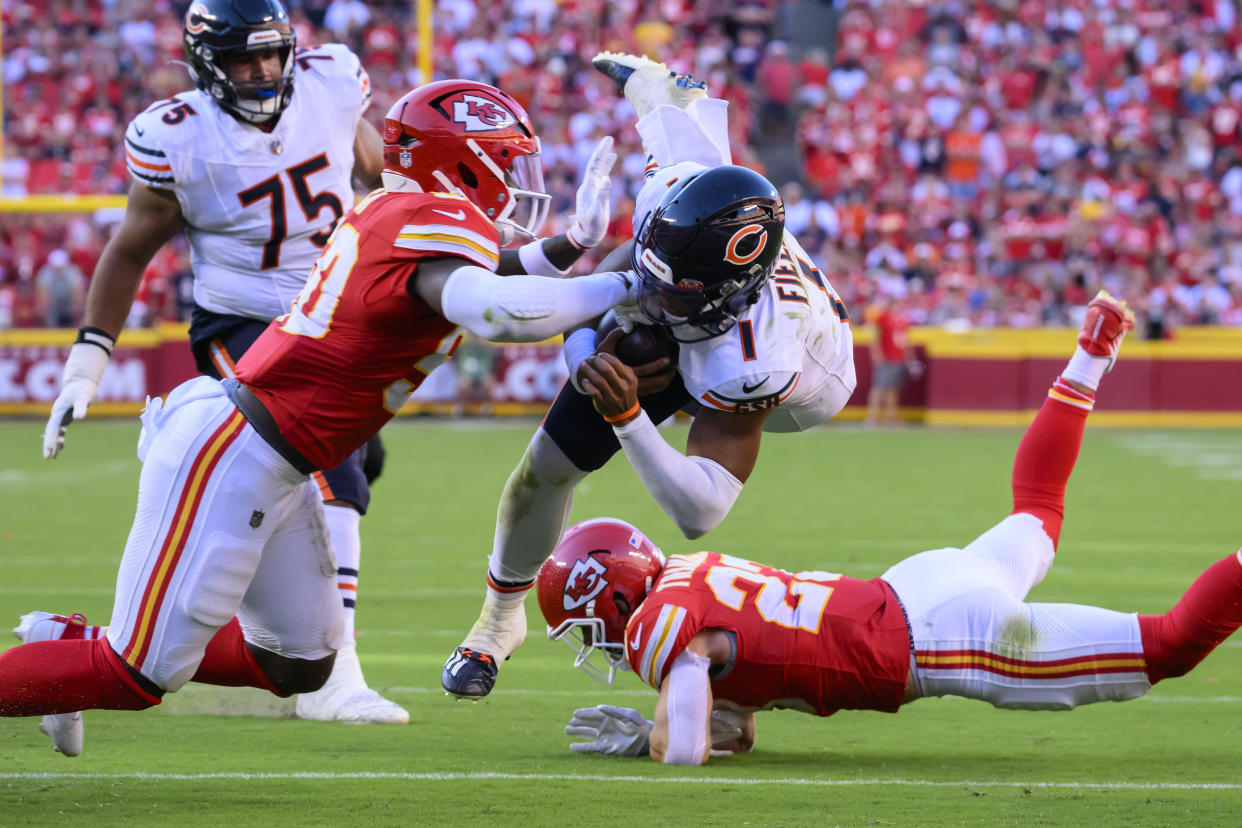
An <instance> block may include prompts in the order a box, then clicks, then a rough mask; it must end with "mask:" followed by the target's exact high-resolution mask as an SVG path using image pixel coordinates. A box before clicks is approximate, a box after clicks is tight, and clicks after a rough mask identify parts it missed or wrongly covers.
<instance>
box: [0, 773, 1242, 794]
mask: <svg viewBox="0 0 1242 828" xmlns="http://www.w3.org/2000/svg"><path fill="white" fill-rule="evenodd" d="M0 779H32V780H57V779H64V780H83V779H85V780H90V779H99V780H106V779H130V780H134V781H146V780H152V781H157V782H177V781H194V782H197V781H207V780H214V779H221V780H241V781H247V782H249V781H260V782H261V781H269V780H273V779H283V780H290V781H296V780H300V779H379V780H382V779H393V780H398V781H403V782H404V781H409V782H457V781H487V780H491V779H496V780H515V781H530V782H573V783H575V784H581V783H583V782H639V783H642V784H651V783H659V782H666V783H673V784H689V785H802V786H811V787H825V788H850V787H865V786H879V787H885V786H887V787H911V788H1067V789H1072V790H1134V791H1158V790H1194V791H1215V790H1242V783H1233V782H1009V781H1004V780H988V781H974V780H963V781H960V782H942V781H936V780H932V779H738V778H733V777H728V776H641V775H640V776H584V775H582V774H578V773H368V772H357V773H316V772H299V773H141V772H140V773H0Z"/></svg>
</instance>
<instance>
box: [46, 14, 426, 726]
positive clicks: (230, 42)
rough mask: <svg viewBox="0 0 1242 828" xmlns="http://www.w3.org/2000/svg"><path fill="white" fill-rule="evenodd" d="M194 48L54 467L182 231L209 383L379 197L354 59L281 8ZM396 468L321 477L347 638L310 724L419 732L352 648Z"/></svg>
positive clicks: (372, 463)
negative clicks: (308, 37)
mask: <svg viewBox="0 0 1242 828" xmlns="http://www.w3.org/2000/svg"><path fill="white" fill-rule="evenodd" d="M183 37H184V45H185V56H186V63H187V65H188V67H189V70H190V74H191V76H192V78H193V79H194V81H195V84H196V88H195V89H193V90H190V91H188V92H183V93H179V94H177V95H174V96H173V97H172V98H169V99H168V100H164V101H157V102H156V103H154V104H152V105H151V106H150V107H148V108H147V109H146V110H145V111H144V112H142V113H141V114H139V115H138V116H137V117H136V118H134V120H133V121H131V122H130V124H129V127H128V129H127V130H126V132H125V159H126V162H127V164H128V166H129V171H130V175H131V176H132V177H133V183H132V185H131V186H130V190H129V199H128V204H127V207H126V211H125V217H124V219H123V221H122V222H121V225H120V227H119V229H118V231H117V233H116V235H115V236H113V238H112V239H111V241H110V242H109V243H108V245H107V247H106V248H105V249H104V252H103V255H102V256H101V258H100V262H99V265H98V267H97V268H96V270H95V275H94V278H93V279H92V281H91V286H90V289H89V292H88V294H87V301H86V313H85V317H84V319H83V327H82V328H81V330H80V331H79V332H78V338H77V342H76V343H75V344H74V346H73V348H72V350H71V351H70V355H69V359H68V361H67V362H66V364H65V369H64V375H63V377H62V380H61V391H60V394H59V396H58V397H57V398H56V401H55V402H54V403H53V405H52V411H51V416H50V417H49V419H48V423H47V428H46V431H45V435H44V445H43V452H44V456H46V457H55V456H56V455H57V454H58V453H59V452H60V450H61V448H62V447H63V445H64V439H65V427H66V426H67V425H68V424H69V423H70V422H71V421H72V420H74V419H81V418H82V417H83V416H85V414H86V411H87V408H88V406H89V405H90V403H91V402H92V401H93V399H94V397H95V393H96V389H97V386H98V384H99V380H100V378H101V377H102V376H103V372H104V370H105V368H106V365H107V362H108V357H109V355H110V353H111V350H112V347H113V345H114V343H115V340H116V338H117V337H118V336H119V335H120V333H121V330H122V328H123V326H124V324H125V319H126V316H127V315H128V313H129V309H130V307H131V305H132V304H133V299H134V295H135V292H136V290H137V288H138V285H139V283H140V281H141V279H142V273H143V270H144V269H145V268H146V266H147V264H148V263H149V262H150V261H151V258H152V257H153V256H154V255H155V253H156V252H157V251H158V250H159V248H160V247H162V246H163V245H164V244H165V243H166V242H168V241H169V240H170V239H171V238H172V237H173V236H175V235H176V234H177V233H179V232H182V231H184V232H185V233H186V235H187V236H188V238H189V242H190V250H191V267H192V270H193V273H194V281H193V286H194V309H193V315H192V321H191V325H190V347H191V349H192V351H193V353H194V359H195V363H196V365H197V367H198V370H199V371H200V372H201V373H203V374H205V375H207V376H212V377H216V378H217V379H219V378H223V377H231V376H233V374H234V371H235V365H236V362H237V360H238V359H239V358H240V357H241V355H242V354H243V353H245V351H246V349H247V348H248V347H250V345H251V343H253V342H254V340H255V339H256V338H257V337H258V336H259V334H260V333H261V332H262V331H263V329H264V328H265V327H266V326H267V323H268V322H270V321H271V320H272V319H274V318H276V317H277V316H279V315H280V314H282V313H285V312H286V311H287V310H288V309H289V305H290V303H291V302H292V301H293V298H294V297H295V296H296V295H297V293H298V291H299V290H300V289H301V287H302V284H303V283H304V282H305V281H306V274H307V273H308V272H310V269H311V267H312V266H313V265H314V263H315V259H316V258H318V256H319V254H320V253H321V252H322V251H323V248H324V245H325V244H326V243H327V240H328V237H329V235H330V234H331V233H332V228H333V226H334V225H335V224H336V222H337V221H338V220H339V219H340V218H341V216H342V215H343V214H344V212H345V210H347V209H348V208H349V206H350V205H352V204H353V202H354V190H353V186H352V184H351V175H352V176H353V177H354V178H356V179H357V180H358V181H359V182H360V183H362V184H363V185H364V186H365V187H366V188H367V189H370V188H371V187H373V186H375V185H377V184H378V183H379V173H380V168H381V166H382V163H383V161H382V157H381V147H380V140H379V136H378V135H377V134H376V132H375V129H374V128H373V127H372V126H371V125H370V124H368V123H367V122H366V121H365V120H363V119H362V114H363V112H364V111H365V110H366V108H367V106H368V104H369V103H370V100H371V89H370V81H369V79H368V77H367V74H366V71H365V70H364V69H363V68H362V66H361V64H360V63H359V61H358V58H357V56H355V55H354V54H353V52H351V51H350V50H349V48H348V47H346V46H343V45H341V44H327V45H324V46H321V47H319V48H316V49H299V48H298V47H297V43H296V36H295V34H294V32H293V29H292V28H291V27H290V24H289V18H288V15H287V14H286V13H285V9H284V7H283V6H282V5H281V3H280V2H279V0H238V2H234V0H196V2H194V3H192V4H191V5H190V7H189V9H188V10H187V12H186V17H185V27H184V32H183ZM382 461H383V446H382V445H381V444H380V442H379V438H378V436H377V437H376V438H375V439H374V440H372V441H371V442H370V443H368V445H367V446H366V447H364V448H363V449H361V450H360V451H359V452H358V454H357V455H355V456H353V457H351V458H349V459H348V460H347V461H346V462H344V463H342V464H341V465H340V466H338V467H335V468H325V470H324V471H322V472H316V474H315V478H316V481H317V482H318V484H319V486H320V490H321V492H322V493H323V498H324V501H325V503H326V507H325V510H324V519H325V523H326V526H327V531H328V533H329V536H330V538H331V541H332V545H333V547H334V549H335V550H336V554H337V561H338V566H339V568H340V571H339V574H338V579H339V580H338V585H339V588H340V595H341V600H342V604H343V606H344V608H345V614H346V619H347V620H346V623H347V627H348V629H347V631H346V642H347V643H346V646H345V647H344V648H343V649H342V650H341V653H340V655H339V657H338V659H337V666H336V669H335V671H334V673H333V676H332V681H331V682H329V684H328V685H326V686H325V688H324V689H323V690H321V691H320V692H318V693H315V694H309V695H306V696H303V697H300V698H299V699H298V703H297V712H298V715H299V716H301V717H303V718H310V719H323V720H334V719H339V720H343V721H350V722H371V723H405V722H407V721H409V714H408V713H407V712H406V711H405V710H404V709H402V708H401V707H400V706H399V705H396V704H394V703H393V702H391V701H388V700H387V699H385V698H383V697H382V696H380V695H379V694H378V693H377V692H375V691H374V690H371V689H370V688H369V687H367V685H366V681H365V679H364V678H363V675H362V668H361V665H360V664H359V662H358V656H357V653H356V651H355V649H354V645H353V640H354V638H353V623H354V607H355V602H356V598H357V586H358V571H359V560H360V556H361V548H360V547H361V544H360V542H359V531H358V521H359V518H360V517H361V515H363V514H365V513H366V510H367V506H368V505H369V503H370V484H371V482H372V480H373V479H374V478H375V477H376V476H378V474H379V470H380V467H381V465H382Z"/></svg>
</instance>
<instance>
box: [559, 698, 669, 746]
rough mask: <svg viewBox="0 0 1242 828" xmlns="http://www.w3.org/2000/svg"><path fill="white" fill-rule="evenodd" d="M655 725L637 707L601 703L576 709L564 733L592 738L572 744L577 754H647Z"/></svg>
mask: <svg viewBox="0 0 1242 828" xmlns="http://www.w3.org/2000/svg"><path fill="white" fill-rule="evenodd" d="M653 726H654V725H653V723H652V722H651V721H649V720H648V719H647V718H646V717H645V716H643V714H641V713H639V712H638V711H637V710H632V709H630V708H628V707H613V706H611V705H607V704H601V705H597V706H595V707H584V708H581V709H579V710H575V711H574V716H573V718H572V719H570V720H569V726H568V727H566V728H565V733H567V734H568V735H570V736H578V737H582V738H584V739H590V740H591V741H589V742H575V743H573V744H572V745H570V746H569V748H570V750H572V751H574V752H575V753H602V754H604V755H606V756H646V755H647V754H648V753H649V752H650V747H651V728H652V727H653Z"/></svg>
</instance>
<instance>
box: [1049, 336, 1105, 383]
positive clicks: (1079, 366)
mask: <svg viewBox="0 0 1242 828" xmlns="http://www.w3.org/2000/svg"><path fill="white" fill-rule="evenodd" d="M1111 364H1112V359H1111V358H1109V357H1106V356H1093V355H1092V354H1089V353H1087V352H1086V351H1084V350H1083V347H1082V346H1081V345H1079V346H1078V347H1077V348H1075V349H1074V355H1073V356H1072V357H1070V360H1069V363H1068V364H1066V366H1065V370H1064V371H1062V372H1061V379H1067V380H1070V381H1072V382H1076V383H1079V384H1080V385H1085V386H1087V387H1088V388H1090V389H1091V390H1092V391H1095V390H1097V389H1098V388H1099V387H1100V380H1101V379H1103V378H1104V374H1106V373H1107V372H1108V368H1109V366H1110V365H1111Z"/></svg>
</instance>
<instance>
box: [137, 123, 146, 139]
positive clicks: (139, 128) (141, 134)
mask: <svg viewBox="0 0 1242 828" xmlns="http://www.w3.org/2000/svg"><path fill="white" fill-rule="evenodd" d="M134 132H136V133H137V134H138V137H139V138H141V137H142V136H144V135H146V134H147V131H146V130H145V129H143V128H142V127H140V126H138V125H137V124H134Z"/></svg>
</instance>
